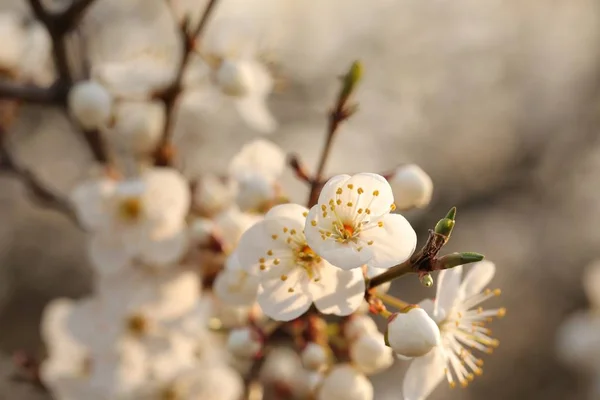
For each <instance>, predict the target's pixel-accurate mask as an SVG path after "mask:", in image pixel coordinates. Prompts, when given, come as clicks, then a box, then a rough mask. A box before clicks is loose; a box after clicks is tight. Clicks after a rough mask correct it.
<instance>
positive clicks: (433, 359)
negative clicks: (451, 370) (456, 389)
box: [402, 347, 446, 400]
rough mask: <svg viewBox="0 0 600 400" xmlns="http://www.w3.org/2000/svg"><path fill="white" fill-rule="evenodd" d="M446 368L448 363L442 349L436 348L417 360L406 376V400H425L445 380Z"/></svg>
mask: <svg viewBox="0 0 600 400" xmlns="http://www.w3.org/2000/svg"><path fill="white" fill-rule="evenodd" d="M444 368H446V362H445V360H444V357H443V355H442V352H441V348H440V347H436V348H434V349H433V350H431V351H430V352H429V353H428V354H427V355H425V356H423V357H419V358H415V359H414V360H413V361H412V362H411V364H410V367H408V371H406V375H404V383H403V385H402V394H403V396H404V400H425V398H426V397H427V396H429V394H431V392H432V391H433V389H435V387H436V386H437V385H438V384H439V383H440V382H441V381H442V379H444Z"/></svg>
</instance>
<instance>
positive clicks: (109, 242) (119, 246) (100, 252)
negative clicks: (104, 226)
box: [88, 232, 132, 274]
mask: <svg viewBox="0 0 600 400" xmlns="http://www.w3.org/2000/svg"><path fill="white" fill-rule="evenodd" d="M88 255H89V257H90V261H91V262H92V265H93V266H94V268H95V269H96V271H98V272H99V273H101V274H111V273H115V272H118V271H119V270H121V269H123V268H125V267H127V266H128V265H129V263H130V262H131V260H132V254H131V253H130V252H129V251H128V249H127V248H126V247H125V246H124V245H123V242H122V240H121V238H120V237H119V235H115V234H111V233H110V232H107V233H97V234H95V235H92V236H91V237H90V239H89V244H88Z"/></svg>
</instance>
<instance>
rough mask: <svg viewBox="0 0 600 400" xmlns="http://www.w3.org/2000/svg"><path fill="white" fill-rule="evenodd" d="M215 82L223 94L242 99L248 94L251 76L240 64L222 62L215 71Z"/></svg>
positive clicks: (244, 66)
mask: <svg viewBox="0 0 600 400" xmlns="http://www.w3.org/2000/svg"><path fill="white" fill-rule="evenodd" d="M216 80H217V84H218V85H219V87H220V88H221V91H222V92H223V93H224V94H226V95H228V96H232V97H243V96H246V95H247V94H248V93H249V92H250V88H251V85H252V74H251V73H250V71H249V70H248V68H247V66H246V65H245V64H244V63H242V62H234V61H230V60H223V61H222V62H221V65H220V66H219V68H218V69H217V74H216Z"/></svg>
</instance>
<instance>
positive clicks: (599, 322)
mask: <svg viewBox="0 0 600 400" xmlns="http://www.w3.org/2000/svg"><path fill="white" fill-rule="evenodd" d="M599 332H600V315H598V314H597V313H593V312H589V311H586V312H579V313H576V314H574V315H572V316H570V317H569V318H568V319H567V320H565V321H564V322H563V323H562V324H561V326H560V328H559V329H558V332H557V352H558V355H559V357H560V358H561V359H562V360H563V361H564V362H566V363H568V364H570V365H572V366H574V367H578V368H584V369H586V370H588V371H592V372H595V373H598V374H600V334H598V333H599Z"/></svg>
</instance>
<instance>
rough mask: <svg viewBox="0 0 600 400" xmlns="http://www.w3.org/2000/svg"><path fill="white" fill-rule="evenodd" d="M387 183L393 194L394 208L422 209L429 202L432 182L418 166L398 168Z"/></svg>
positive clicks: (410, 165) (411, 165)
mask: <svg viewBox="0 0 600 400" xmlns="http://www.w3.org/2000/svg"><path fill="white" fill-rule="evenodd" d="M388 181H389V183H390V185H391V186H392V191H393V192H394V200H395V203H396V207H398V209H400V210H408V209H411V208H423V207H426V206H427V205H428V204H429V202H430V201H431V195H432V193H433V182H432V180H431V178H430V177H429V175H427V173H426V172H425V171H423V170H422V169H421V167H419V166H418V165H415V164H409V165H403V166H401V167H398V168H397V169H396V171H395V172H394V174H393V175H392V177H391V178H390V179H388Z"/></svg>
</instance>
